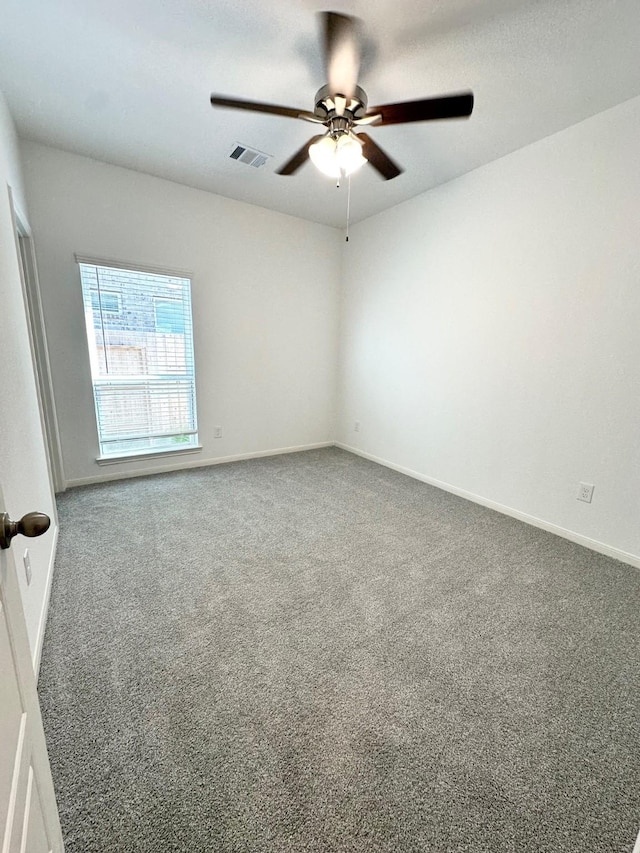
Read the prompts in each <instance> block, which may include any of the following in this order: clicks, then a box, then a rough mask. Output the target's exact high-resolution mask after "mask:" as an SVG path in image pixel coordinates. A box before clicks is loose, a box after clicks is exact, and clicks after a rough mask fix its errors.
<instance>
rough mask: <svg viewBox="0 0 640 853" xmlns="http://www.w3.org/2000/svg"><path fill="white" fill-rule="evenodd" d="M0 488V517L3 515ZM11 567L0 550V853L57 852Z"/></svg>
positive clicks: (49, 788) (7, 552)
mask: <svg viewBox="0 0 640 853" xmlns="http://www.w3.org/2000/svg"><path fill="white" fill-rule="evenodd" d="M5 511H6V508H5V506H4V499H3V497H2V489H1V488H0V512H5ZM63 849H64V845H63V843H62V833H61V831H60V822H59V819H58V808H57V806H56V799H55V794H54V791H53V782H52V779H51V770H50V769H49V758H48V756H47V748H46V745H45V740H44V731H43V728H42V718H41V716H40V706H39V704H38V694H37V691H36V682H35V677H34V673H33V664H32V662H31V654H30V652H29V641H28V639H27V627H26V625H25V621H24V616H23V612H22V601H21V599H20V592H19V590H18V581H17V578H16V570H15V564H14V561H13V556H12V554H11V551H10V550H9V549H4V548H3V549H0V851H1V852H2V853H62V851H63Z"/></svg>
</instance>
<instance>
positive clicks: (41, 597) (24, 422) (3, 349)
mask: <svg viewBox="0 0 640 853" xmlns="http://www.w3.org/2000/svg"><path fill="white" fill-rule="evenodd" d="M9 188H11V191H12V193H13V199H14V204H15V207H16V209H17V210H18V211H19V212H20V215H21V218H22V220H23V221H26V219H27V209H26V204H25V198H24V192H23V186H22V179H21V175H20V162H19V157H18V144H17V139H16V135H15V131H14V127H13V122H12V120H11V117H10V115H9V112H8V109H7V106H6V103H5V101H4V98H3V96H2V94H1V93H0V306H1V307H0V365H1V366H2V400H1V401H0V487H1V488H2V492H3V494H4V502H5V506H6V509H7V511H8V512H9V514H10V516H11V518H13V519H14V520H16V519H18V518H20V517H21V516H22V515H24V514H25V513H27V512H31V511H33V510H39V511H41V512H46V513H47V514H48V515H50V516H51V517H52V519H53V522H54V523H53V524H52V527H51V529H50V530H49V532H48V533H46V534H44V535H43V536H41V537H40V538H38V539H25V538H24V537H22V536H18V537H17V538H16V539H14V540H13V544H12V547H11V553H12V554H13V558H14V561H15V563H16V568H17V574H18V581H19V584H20V592H21V595H22V602H23V607H24V611H25V619H26V622H27V631H28V634H29V642H30V645H31V652H32V655H33V657H34V661H35V662H36V663H37V659H38V655H39V648H40V644H41V641H42V633H43V629H44V621H45V618H46V603H47V591H48V589H49V583H50V575H51V569H52V565H53V556H54V539H55V533H56V529H55V517H54V516H55V506H54V501H53V495H52V491H51V485H50V481H49V471H48V467H47V459H46V452H45V447H44V439H43V434H42V427H41V420H40V409H39V406H38V397H37V390H36V383H35V376H34V372H33V363H32V360H31V347H30V342H29V332H28V326H27V320H26V314H25V303H24V295H23V290H22V281H21V278H20V268H19V266H18V254H17V248H16V238H15V231H14V226H13V219H12V210H11V204H10V201H9ZM27 547H28V549H29V553H30V554H31V563H32V571H33V579H32V582H31V584H30V586H27V583H26V578H25V572H24V567H23V562H22V557H23V554H24V550H25V548H27Z"/></svg>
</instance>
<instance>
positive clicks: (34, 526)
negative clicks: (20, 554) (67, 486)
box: [0, 512, 51, 548]
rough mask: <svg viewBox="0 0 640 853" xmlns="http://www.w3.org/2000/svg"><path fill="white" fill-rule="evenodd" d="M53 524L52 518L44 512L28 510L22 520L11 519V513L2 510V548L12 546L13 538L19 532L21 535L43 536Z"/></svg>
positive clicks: (0, 528)
mask: <svg viewBox="0 0 640 853" xmlns="http://www.w3.org/2000/svg"><path fill="white" fill-rule="evenodd" d="M50 524H51V519H50V518H49V516H48V515H45V514H44V513H43V512H28V513H27V514H26V515H23V516H22V518H21V519H20V521H11V520H10V519H9V514H8V513H6V512H0V548H10V547H11V540H12V539H13V537H14V536H16V535H17V534H18V533H19V534H20V535H21V536H42V534H43V533H46V532H47V530H48V529H49V525H50Z"/></svg>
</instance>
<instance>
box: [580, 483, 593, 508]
mask: <svg viewBox="0 0 640 853" xmlns="http://www.w3.org/2000/svg"><path fill="white" fill-rule="evenodd" d="M594 489H595V486H594V485H593V483H578V500H579V501H584V502H585V503H586V504H590V503H591V498H592V497H593V490H594Z"/></svg>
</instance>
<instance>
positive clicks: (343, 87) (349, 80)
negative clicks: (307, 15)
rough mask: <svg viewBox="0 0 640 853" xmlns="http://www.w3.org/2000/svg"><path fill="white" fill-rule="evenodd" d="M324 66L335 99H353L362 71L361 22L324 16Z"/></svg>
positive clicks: (340, 16) (349, 17)
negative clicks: (340, 96)
mask: <svg viewBox="0 0 640 853" xmlns="http://www.w3.org/2000/svg"><path fill="white" fill-rule="evenodd" d="M321 15H322V23H323V30H324V62H325V69H326V73H327V82H328V84H329V89H330V90H331V94H332V95H338V94H339V95H344V97H345V98H347V100H348V99H349V98H351V97H353V95H354V93H355V90H356V84H357V82H358V72H359V70H360V34H359V21H358V19H357V18H352V17H351V16H350V15H339V14H338V13H337V12H321Z"/></svg>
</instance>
